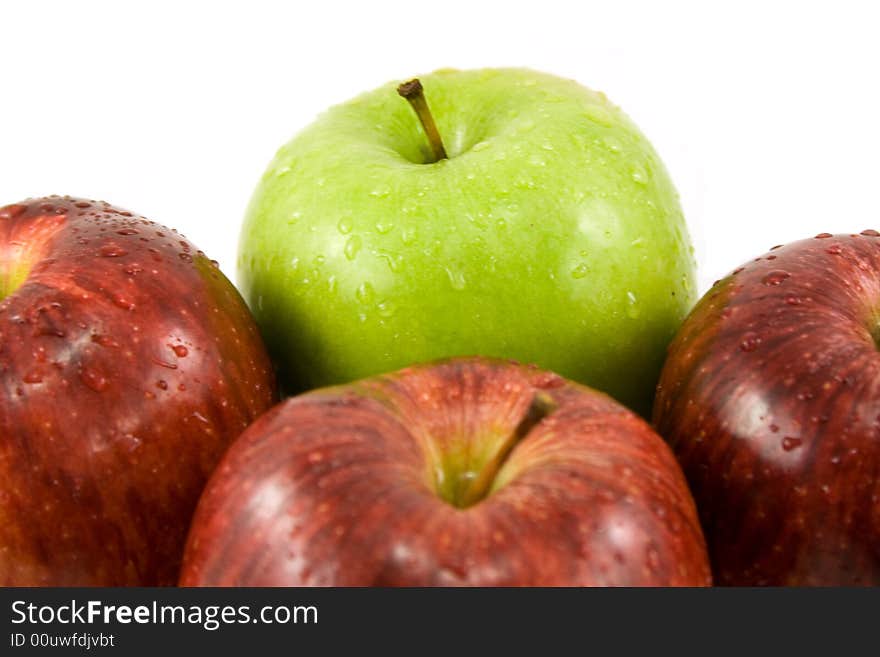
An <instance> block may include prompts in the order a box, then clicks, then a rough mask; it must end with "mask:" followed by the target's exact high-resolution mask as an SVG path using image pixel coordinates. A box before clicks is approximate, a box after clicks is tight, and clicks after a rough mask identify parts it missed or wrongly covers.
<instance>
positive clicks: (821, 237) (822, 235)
mask: <svg viewBox="0 0 880 657" xmlns="http://www.w3.org/2000/svg"><path fill="white" fill-rule="evenodd" d="M829 237H832V235H831V233H819V234H818V235H816V239H817V240H826V239H828V238H829Z"/></svg>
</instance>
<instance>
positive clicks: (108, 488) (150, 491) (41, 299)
mask: <svg viewBox="0 0 880 657" xmlns="http://www.w3.org/2000/svg"><path fill="white" fill-rule="evenodd" d="M0 290H2V292H3V294H4V295H6V296H5V298H3V299H2V302H0V481H2V482H3V484H2V488H0V584H2V585H3V586H47V585H49V586H54V585H58V586H61V585H64V586H87V585H88V586H93V585H114V586H128V585H171V584H174V583H175V582H176V580H177V577H178V574H179V567H180V560H181V556H182V552H183V545H184V540H185V537H186V532H187V528H188V526H189V522H190V519H191V517H192V512H193V510H194V508H195V505H196V502H197V501H198V497H199V495H200V493H201V490H202V488H203V486H204V483H205V481H206V480H207V478H208V475H209V474H210V473H211V471H212V470H213V468H214V466H215V465H216V463H217V461H218V460H219V458H220V456H221V454H222V453H223V451H224V449H225V448H226V446H227V445H228V444H229V443H230V442H231V441H232V439H233V438H235V437H236V436H237V435H238V434H239V433H240V432H241V431H242V430H243V429H244V428H245V427H246V426H247V425H248V424H249V423H250V422H251V421H252V420H253V419H254V418H255V417H256V416H257V415H259V414H260V413H261V412H263V411H264V410H265V409H267V408H269V407H270V406H271V405H272V403H274V401H275V399H276V393H275V383H274V374H273V371H272V367H271V364H270V362H269V360H268V357H267V354H266V352H265V348H264V346H263V344H262V341H261V339H260V336H259V334H258V331H257V328H256V325H255V324H254V322H253V319H252V318H251V317H250V315H249V313H248V311H247V307H246V306H245V304H244V302H243V300H242V299H241V298H240V296H239V295H238V293H237V292H236V290H235V288H234V287H233V286H232V285H231V284H230V283H229V281H228V280H226V278H225V277H224V276H223V274H221V273H220V271H219V269H217V268H216V266H215V265H214V264H212V262H211V261H210V260H208V259H207V258H206V257H205V256H204V255H203V254H202V253H201V252H200V251H197V250H196V248H195V247H194V246H193V245H192V244H190V243H189V242H188V241H186V240H185V239H184V238H183V237H182V236H181V235H179V234H177V233H176V232H174V231H172V230H168V229H166V228H164V227H162V226H160V225H158V224H155V223H153V222H151V221H147V220H146V219H144V218H142V217H140V216H138V215H135V214H132V213H130V212H127V211H124V210H119V209H117V208H114V207H112V206H110V205H108V204H106V203H103V202H94V201H86V200H82V199H76V198H70V197H64V198H61V197H49V198H43V199H32V200H29V201H26V202H24V203H20V204H16V205H10V206H6V207H3V208H0Z"/></svg>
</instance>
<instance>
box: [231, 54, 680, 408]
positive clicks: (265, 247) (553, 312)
mask: <svg viewBox="0 0 880 657" xmlns="http://www.w3.org/2000/svg"><path fill="white" fill-rule="evenodd" d="M421 80H422V84H423V86H424V93H425V96H426V97H427V102H428V104H429V105H430V112H432V113H433V119H434V122H436V132H437V133H439V135H438V138H439V139H442V142H443V144H444V145H445V153H442V152H441V153H440V155H439V157H441V158H442V155H443V154H446V155H448V158H443V159H438V155H437V154H435V153H436V151H437V149H436V148H435V147H436V146H437V144H436V143H435V140H432V139H429V137H428V135H430V133H431V132H432V131H431V129H430V128H431V127H432V126H431V125H430V123H431V121H430V112H428V111H427V109H426V108H424V107H423V108H422V109H423V110H424V111H417V112H415V113H414V111H413V108H412V107H410V105H409V104H407V102H406V101H404V100H403V99H402V98H401V97H400V96H399V95H398V93H397V90H396V89H395V84H391V83H389V84H387V85H385V86H383V87H380V88H379V89H376V90H375V91H372V92H369V93H366V94H363V95H361V96H359V97H357V98H355V99H353V100H351V101H349V102H347V103H344V104H342V105H339V106H336V107H333V108H331V109H330V110H328V111H327V112H326V113H324V114H323V115H322V116H321V117H320V118H318V119H317V120H316V121H315V122H314V123H313V124H312V125H310V126H309V127H307V128H306V129H305V130H303V131H302V132H301V133H300V134H299V135H297V136H296V137H295V138H294V139H292V140H291V141H290V142H289V143H287V144H286V145H285V146H284V147H282V148H281V150H280V151H279V152H278V153H277V155H276V156H275V159H274V160H273V162H272V163H271V165H270V167H269V169H268V171H267V172H266V173H265V175H264V176H263V178H262V180H261V181H260V183H259V185H258V187H257V189H256V191H255V193H254V196H253V198H252V200H251V203H250V206H249V208H248V211H247V216H246V220H245V223H244V226H243V229H242V236H241V242H240V252H239V261H238V268H239V271H238V273H239V283H240V285H241V288H242V291H243V294H244V296H245V298H246V299H247V301H248V303H249V304H250V306H251V308H252V310H253V312H254V315H255V316H256V318H257V322H258V323H259V325H260V326H261V328H262V330H263V332H264V336H265V338H266V340H267V342H268V345H269V348H270V351H271V352H272V353H273V354H274V357H275V361H276V363H277V364H278V367H279V373H280V375H281V378H282V380H283V381H284V382H285V384H286V387H287V389H288V390H289V391H290V392H297V391H301V390H304V389H309V388H314V387H319V386H324V385H329V384H336V383H341V382H345V381H350V380H355V379H359V378H363V377H366V376H370V375H373V374H376V373H380V372H386V371H390V370H394V369H397V368H400V367H402V366H405V365H409V364H411V363H415V362H421V361H427V360H433V359H436V358H440V357H446V356H455V355H473V354H480V355H484V356H495V357H504V358H512V359H516V360H519V361H523V362H528V363H536V364H538V365H540V366H541V367H544V368H547V369H550V370H554V371H556V372H558V373H559V374H561V375H563V376H565V377H568V378H571V379H575V380H577V381H580V382H582V383H585V384H588V385H591V386H593V387H596V388H599V389H600V390H604V391H606V392H608V393H610V394H611V395H613V396H614V397H616V398H617V399H619V400H620V401H622V402H624V403H625V404H628V405H629V406H631V407H633V408H635V409H636V410H638V411H640V412H643V413H647V412H648V410H649V408H650V403H651V400H652V397H653V391H654V385H655V383H656V380H657V377H658V375H659V370H660V366H661V364H662V362H663V358H664V354H665V349H666V345H667V343H668V342H669V341H670V339H671V338H672V336H673V334H674V333H675V331H676V329H677V328H678V326H679V325H680V323H681V321H682V320H683V318H684V316H685V315H686V314H687V312H688V311H689V310H690V308H691V306H692V305H693V303H694V301H695V292H696V287H695V277H694V269H695V266H694V259H693V249H692V248H691V247H690V243H689V238H688V235H687V229H686V226H685V222H684V218H683V216H682V212H681V208H680V206H679V202H678V195H677V193H676V191H675V189H674V187H673V185H672V183H671V182H670V180H669V177H668V175H667V173H666V170H665V168H664V166H663V164H662V162H661V161H660V159H659V157H658V156H657V154H656V153H655V151H654V149H653V148H652V147H651V145H650V143H649V142H648V141H647V140H646V139H645V137H644V136H643V135H642V134H641V133H640V132H639V130H638V128H636V126H635V125H634V124H633V123H632V122H631V121H630V120H629V118H628V117H627V116H626V115H625V114H624V113H623V112H622V111H621V110H620V109H618V108H617V107H616V106H614V105H613V104H611V103H610V102H609V101H608V100H607V99H606V98H605V96H604V95H603V94H601V93H598V92H595V91H591V90H589V89H586V88H584V87H583V86H581V85H579V84H578V83H576V82H574V81H571V80H565V79H561V78H558V77H555V76H552V75H547V74H543V73H538V72H535V71H531V70H525V69H487V70H473V71H456V70H442V71H437V72H435V73H433V74H430V75H426V76H423V77H422V78H421ZM401 95H402V93H401ZM414 106H415V105H414ZM426 114H427V116H426ZM419 118H421V119H425V118H427V119H428V123H426V124H425V125H427V126H428V128H429V130H428V132H427V134H426V131H425V128H423V125H422V123H420V121H419Z"/></svg>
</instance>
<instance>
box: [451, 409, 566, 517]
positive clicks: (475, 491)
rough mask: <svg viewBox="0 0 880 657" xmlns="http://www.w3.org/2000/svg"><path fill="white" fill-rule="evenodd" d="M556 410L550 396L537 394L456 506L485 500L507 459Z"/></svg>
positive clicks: (466, 505) (457, 501)
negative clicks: (534, 428)
mask: <svg viewBox="0 0 880 657" xmlns="http://www.w3.org/2000/svg"><path fill="white" fill-rule="evenodd" d="M555 409H556V402H555V401H553V398H552V397H550V395H548V394H547V393H541V392H539V393H537V394H536V395H535V396H534V398H533V399H532V403H531V405H530V406H529V410H528V411H527V412H526V414H525V416H523V419H522V420H520V423H519V424H518V425H517V426H516V429H514V430H513V431H512V432H511V434H510V436H508V438H507V440H505V441H504V442H503V443H502V444H501V446H500V447H499V448H498V451H496V452H495V454H494V456H493V457H492V460H491V461H489V462H488V463H486V464H485V465H484V466H483V468H482V469H481V470H480V472H479V473H478V474H477V476H476V477H474V479H472V480H471V482H470V484H469V485H468V486H467V487H466V488H465V489H464V490H462V491H461V492H460V493H459V495H458V499H457V500H456V506H458V507H459V508H461V509H464V508H467V507H469V506H472V505H474V504H476V503H477V502H479V501H480V500H482V499H484V498H485V497H486V496H487V495H488V494H489V491H490V490H491V488H492V484H493V483H494V482H495V477H496V476H497V475H498V471H499V470H500V469H501V466H502V465H504V462H505V461H507V457H508V456H510V453H511V452H512V451H513V448H514V447H516V445H517V443H519V441H521V440H522V439H523V438H525V437H526V435H528V433H529V431H531V430H532V428H533V427H534V426H535V425H536V424H538V423H539V422H540V421H541V420H543V419H544V418H545V417H547V416H548V415H550V414H551V413H552V412H553V411H554V410H555Z"/></svg>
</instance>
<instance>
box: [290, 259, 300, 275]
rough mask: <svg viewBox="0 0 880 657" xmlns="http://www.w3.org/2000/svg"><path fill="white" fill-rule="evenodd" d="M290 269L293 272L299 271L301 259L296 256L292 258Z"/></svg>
mask: <svg viewBox="0 0 880 657" xmlns="http://www.w3.org/2000/svg"><path fill="white" fill-rule="evenodd" d="M290 268H291V269H292V270H293V271H296V270H297V269H299V258H298V257H296V256H294V257H293V258H291V260H290Z"/></svg>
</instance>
